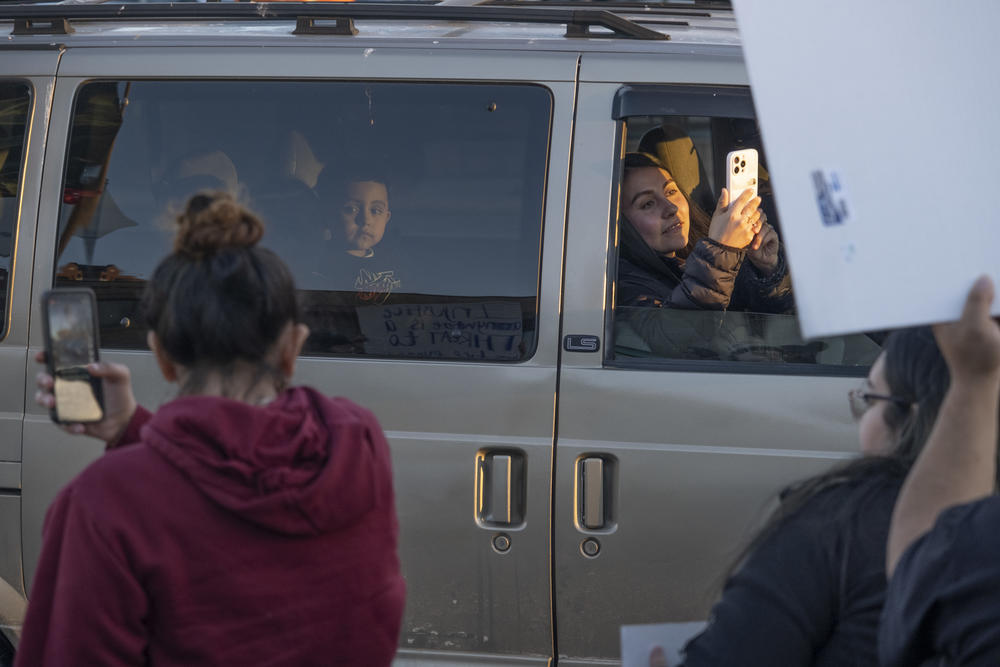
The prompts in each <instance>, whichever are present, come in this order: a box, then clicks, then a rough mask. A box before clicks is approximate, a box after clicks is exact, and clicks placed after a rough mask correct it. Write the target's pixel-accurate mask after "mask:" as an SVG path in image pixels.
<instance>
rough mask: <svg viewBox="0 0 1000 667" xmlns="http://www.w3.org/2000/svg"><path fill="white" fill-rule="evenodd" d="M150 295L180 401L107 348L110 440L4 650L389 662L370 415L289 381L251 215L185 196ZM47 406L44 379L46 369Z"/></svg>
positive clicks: (397, 589)
mask: <svg viewBox="0 0 1000 667" xmlns="http://www.w3.org/2000/svg"><path fill="white" fill-rule="evenodd" d="M177 223H178V231H177V236H176V238H175V241H174V251H173V253H172V254H171V255H169V256H168V257H167V258H166V259H164V260H163V261H162V262H160V264H159V266H157V268H156V270H155V272H154V274H153V276H152V278H151V279H150V281H149V283H148V285H147V288H146V293H145V296H144V298H143V312H144V314H145V317H146V320H147V325H148V328H149V334H148V340H149V345H150V348H151V349H152V351H153V355H154V357H155V358H156V361H157V363H158V365H159V368H160V371H161V372H162V374H163V377H164V378H165V379H166V380H167V381H169V382H172V383H176V384H177V385H178V386H179V389H180V391H179V396H178V398H176V399H175V400H173V401H171V402H169V403H167V404H165V405H164V406H162V407H161V408H160V409H159V410H157V412H156V413H155V414H150V413H149V412H147V411H145V410H143V409H142V408H141V407H137V406H136V404H135V399H134V398H133V397H132V392H131V384H130V382H129V373H128V369H127V368H125V367H124V366H121V365H117V364H109V363H103V364H99V365H96V366H95V368H93V369H91V370H92V373H93V374H94V375H97V376H100V377H103V378H104V381H105V382H104V384H105V396H106V414H105V419H104V421H103V422H99V423H97V424H88V425H81V424H76V425H70V426H69V427H67V428H68V430H70V431H71V432H75V433H88V434H90V435H95V436H97V437H100V438H102V439H104V440H106V441H107V442H108V448H109V451H108V452H107V453H106V454H105V455H104V456H103V457H101V458H100V459H99V460H97V461H96V462H94V463H93V464H92V465H90V466H89V467H88V468H87V469H86V470H84V471H83V472H82V473H80V474H79V475H78V476H77V477H76V478H75V479H74V480H73V481H71V482H70V483H69V485H67V486H66V488H64V489H63V490H62V492H61V493H60V494H59V495H58V496H57V498H56V499H55V501H54V502H53V504H52V506H51V507H50V508H49V512H48V514H47V516H46V520H45V526H44V530H43V543H42V553H41V558H40V561H39V565H38V570H37V572H36V574H35V581H34V586H33V588H32V591H31V599H30V602H29V604H28V612H27V617H26V619H25V623H24V631H23V634H22V636H21V642H20V645H19V647H18V652H17V658H16V659H17V664H19V665H25V666H28V665H30V666H31V667H37V666H42V665H72V664H78V665H126V664H127V665H141V664H147V665H149V664H152V665H185V666H193V665H279V664H280V665H332V664H345V665H348V664H349V665H355V664H364V665H388V664H389V663H390V662H391V661H392V657H393V655H394V654H395V650H396V642H397V638H398V633H399V628H400V623H401V619H402V612H403V597H404V583H403V579H402V576H401V573H400V568H399V560H398V557H397V553H396V535H397V524H396V514H395V506H394V501H393V490H392V473H391V469H390V462H389V449H388V445H387V443H386V440H385V436H384V434H383V433H382V430H381V428H380V427H379V424H378V422H377V421H376V420H375V417H374V416H373V415H372V414H371V413H370V412H368V411H367V410H365V409H363V408H361V407H359V406H357V405H355V404H354V403H351V402H350V401H348V400H346V399H342V398H337V399H331V398H327V397H326V396H323V395H321V394H319V393H318V392H316V391H315V390H312V389H309V388H306V387H287V384H288V382H289V380H290V379H291V377H292V372H293V370H294V366H295V360H296V357H297V356H298V353H299V350H300V349H301V347H302V344H303V342H304V341H305V339H306V336H307V335H308V329H307V328H306V327H305V326H304V325H302V324H301V323H300V321H299V314H298V306H297V305H296V293H295V286H294V283H293V281H292V277H291V274H290V273H289V270H288V268H287V267H286V266H285V264H284V263H283V262H282V261H281V260H280V259H279V258H278V257H277V256H276V255H274V254H273V253H272V252H270V251H269V250H266V249H262V248H259V247H257V242H258V241H259V240H260V238H261V236H262V234H263V231H264V229H263V224H262V223H261V221H260V220H259V219H258V218H256V217H255V216H254V215H253V214H251V213H250V212H248V211H246V210H245V209H243V208H242V207H241V206H239V205H238V204H237V203H236V202H235V201H233V199H232V198H231V197H230V196H229V195H225V194H221V193H215V194H205V193H203V194H198V195H196V196H195V197H193V198H192V199H191V200H190V201H189V202H188V204H187V207H186V210H185V211H184V212H183V213H182V214H181V215H180V217H179V218H178V220H177ZM39 387H40V390H39V395H38V397H37V400H38V402H39V403H40V404H42V405H45V406H51V403H52V400H53V399H52V394H51V387H52V378H51V377H49V376H48V375H45V374H41V375H40V376H39Z"/></svg>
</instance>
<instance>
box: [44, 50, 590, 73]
mask: <svg viewBox="0 0 1000 667" xmlns="http://www.w3.org/2000/svg"><path fill="white" fill-rule="evenodd" d="M497 55H498V54H497V53H496V52H493V51H487V50H473V51H467V52H462V51H459V52H456V51H454V50H448V51H444V52H440V51H436V50H434V49H431V48H423V49H400V48H392V47H382V48H372V47H362V46H355V45H353V44H351V45H349V46H345V47H339V48H337V47H314V48H308V47H293V46H288V47H285V48H282V49H280V51H279V50H275V49H262V48H260V47H259V46H258V47H251V46H246V47H236V48H233V47H228V48H212V47H203V46H190V47H185V48H172V49H170V57H169V58H164V57H163V49H161V48H155V47H137V48H129V49H128V57H127V58H125V57H122V49H116V48H87V49H79V50H74V49H70V50H69V51H68V52H67V53H66V55H65V56H64V57H63V62H62V64H61V65H60V68H59V76H60V77H63V76H67V77H84V78H101V79H105V78H128V77H136V78H157V77H165V78H171V79H175V78H192V77H241V78H257V79H266V78H272V77H275V78H282V79H289V78H293V79H314V78H322V79H340V78H347V79H361V80H365V79H382V78H387V79H420V80H421V81H429V80H430V81H435V80H436V81H443V80H466V81H484V80H485V81H492V82H495V81H498V80H507V81H575V80H576V60H577V58H576V54H575V53H550V52H545V51H540V52H538V53H530V54H525V53H502V54H500V55H502V57H497Z"/></svg>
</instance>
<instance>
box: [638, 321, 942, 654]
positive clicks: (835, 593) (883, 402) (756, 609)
mask: <svg viewBox="0 0 1000 667" xmlns="http://www.w3.org/2000/svg"><path fill="white" fill-rule="evenodd" d="M948 384H949V374H948V367H947V365H946V364H945V360H944V358H943V357H942V355H941V352H940V350H939V349H938V346H937V343H936V341H935V339H934V336H933V334H932V332H931V330H930V329H929V328H918V329H906V330H901V331H896V332H894V333H892V334H891V335H890V336H889V337H888V339H887V340H886V343H885V347H884V349H883V351H882V353H881V355H880V356H879V357H878V359H877V360H876V361H875V363H874V364H873V365H872V367H871V370H870V372H869V373H868V377H867V378H866V379H865V381H864V383H863V385H862V386H861V387H859V388H858V389H856V390H853V391H851V392H850V395H849V401H850V407H851V411H852V413H853V415H854V417H855V419H856V420H857V422H858V438H859V440H860V445H861V453H862V456H861V457H860V458H857V459H854V460H852V461H850V462H848V463H845V464H842V465H839V466H837V467H835V468H833V469H832V470H829V471H827V472H825V473H822V474H819V475H817V476H815V477H811V478H809V479H806V480H803V481H801V482H799V483H797V484H795V485H793V486H791V487H790V488H788V489H786V490H785V491H784V492H783V493H782V494H781V499H780V501H781V502H780V506H779V507H778V509H777V510H776V511H775V513H774V514H773V516H772V517H771V518H770V519H769V521H768V522H767V524H766V525H765V527H764V528H763V530H761V532H760V533H759V534H758V535H757V536H756V538H755V539H754V540H753V542H752V543H751V544H750V546H749V547H748V548H747V549H746V550H745V551H744V556H743V557H742V558H741V559H740V562H739V564H738V565H737V567H736V568H735V571H734V573H733V574H732V575H731V576H730V578H729V580H728V582H727V583H726V586H725V589H724V590H723V593H722V597H721V599H720V600H719V601H718V603H716V605H715V607H714V608H713V609H712V613H711V615H710V619H711V620H710V621H709V624H708V626H707V628H706V629H705V630H704V632H702V633H701V634H700V635H698V636H697V637H695V638H694V639H693V640H691V641H690V642H689V643H688V645H687V647H686V649H685V653H686V658H685V662H684V665H685V667H702V666H709V665H710V666H711V667H723V666H726V665H760V666H769V665H773V666H775V667H778V666H781V667H796V666H803V667H804V666H806V665H815V666H823V667H827V666H829V667H834V666H836V667H844V666H846V665H877V664H878V658H877V653H876V638H877V635H878V626H879V615H880V613H881V611H882V606H883V604H884V602H885V595H886V572H885V558H886V557H885V553H886V552H885V550H886V540H887V536H888V533H889V522H890V518H891V515H892V509H893V505H894V503H895V500H896V496H897V495H898V493H899V490H900V488H901V486H902V484H903V480H904V479H905V478H906V474H907V472H908V471H909V469H910V467H911V466H912V465H913V463H914V461H915V460H916V458H917V455H918V454H919V453H920V451H921V449H922V448H923V446H924V444H925V443H926V442H927V439H928V437H929V436H930V433H931V429H932V428H933V426H934V421H935V419H936V418H937V414H938V410H939V409H940V407H941V402H942V400H943V399H944V395H945V393H946V391H947V389H948ZM653 664H656V663H655V662H654V663H653Z"/></svg>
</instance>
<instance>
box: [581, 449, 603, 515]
mask: <svg viewBox="0 0 1000 667" xmlns="http://www.w3.org/2000/svg"><path fill="white" fill-rule="evenodd" d="M577 465H578V468H577V469H578V473H577V474H578V477H577V484H578V487H577V488H578V489H579V493H577V517H578V520H579V522H580V525H582V526H583V527H584V528H586V529H588V530H597V529H600V528H604V517H605V511H604V510H605V508H604V459H602V458H599V457H596V456H591V457H588V458H585V459H581V460H580V462H579V463H578V464H577Z"/></svg>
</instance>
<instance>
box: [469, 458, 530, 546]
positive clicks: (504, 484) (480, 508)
mask: <svg viewBox="0 0 1000 667" xmlns="http://www.w3.org/2000/svg"><path fill="white" fill-rule="evenodd" d="M525 495H526V494H525V488H524V454H523V453H521V452H514V451H510V450H503V451H485V452H479V453H478V454H476V521H477V522H478V523H479V524H480V525H482V526H484V527H488V528H498V527H511V526H516V525H519V524H521V523H523V522H524V504H525V503H524V498H525Z"/></svg>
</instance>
